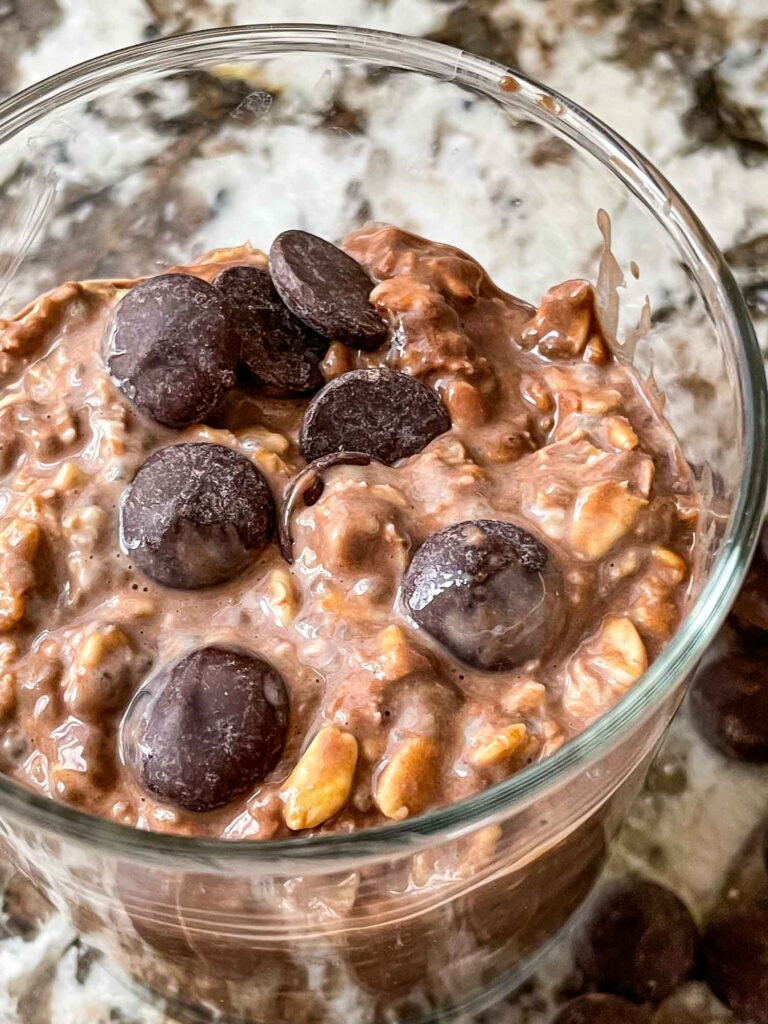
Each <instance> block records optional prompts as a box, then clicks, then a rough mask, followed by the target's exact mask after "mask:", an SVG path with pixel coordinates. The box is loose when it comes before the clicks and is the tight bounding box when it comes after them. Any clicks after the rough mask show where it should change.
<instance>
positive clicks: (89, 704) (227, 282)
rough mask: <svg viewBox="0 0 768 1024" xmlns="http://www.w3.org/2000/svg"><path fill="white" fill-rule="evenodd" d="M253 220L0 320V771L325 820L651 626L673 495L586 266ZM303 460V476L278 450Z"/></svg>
mask: <svg viewBox="0 0 768 1024" xmlns="http://www.w3.org/2000/svg"><path fill="white" fill-rule="evenodd" d="M343 250H344V251H342V250H341V249H339V248H336V247H335V246H332V245H331V244H330V243H328V242H325V241H324V240H322V239H317V238H316V237H315V236H312V235H308V234H307V233H306V232H298V231H297V232H285V233H284V234H283V235H281V236H280V237H279V238H278V239H277V240H276V241H275V243H274V245H273V247H272V250H271V251H270V254H269V257H268V256H266V255H264V254H262V253H260V252H258V251H256V250H254V249H252V248H251V247H250V246H247V245H246V246H239V247H235V248H232V249H227V250H220V251H217V252H213V253H210V254H208V255H206V256H203V257H201V258H200V259H199V260H198V261H197V262H195V263H194V264H191V265H190V266H187V267H178V268H172V269H171V270H170V271H169V272H168V273H166V274H163V275H160V276H158V277H154V278H149V279H147V280H146V281H144V282H132V281H118V282H86V283H83V284H71V283H70V284H65V285H63V286H62V287H60V288H58V289H56V290H54V291H53V292H51V293H49V294H47V295H45V296H43V297H42V298H41V299H39V300H38V301H37V302H35V303H34V304H32V305H31V306H30V307H28V308H27V309H26V310H24V311H23V312H22V313H21V314H20V315H19V316H17V317H16V318H14V319H12V320H10V321H7V322H0V373H1V374H2V378H1V379H2V383H3V385H4V391H3V395H2V399H0V472H1V473H2V477H1V478H0V510H1V514H2V527H1V532H0V631H1V632H0V715H1V716H2V721H1V722H0V737H1V738H0V758H1V759H2V763H1V765H0V767H1V768H2V770H3V771H5V772H6V773H8V774H9V775H11V776H12V777H14V778H15V779H17V780H19V781H20V782H22V783H23V784H24V785H27V786H30V787H32V788H34V789H35V790H37V791H39V792H42V793H44V794H46V795H48V796H50V797H51V798H53V799H56V800H61V801H65V802H67V803H70V804H73V805H75V806H78V807H81V808H83V809H85V810H88V811H91V812H93V813H95V814H99V815H103V816H105V817H107V818H111V819H113V820H116V821H119V822H123V823H126V824H130V825H134V826H136V827H138V828H142V829H151V830H157V831H168V832H177V833H186V834H195V835H207V836H214V837H216V836H222V837H226V838H244V837H252V838H254V839H258V838H270V837H274V836H281V835H289V834H293V833H295V832H302V833H304V832H305V830H308V829H310V830H334V829H339V830H344V831H349V830H351V829H359V828H363V827H366V826H369V825H375V824H380V823H382V822H385V821H388V820H395V821H398V820H402V819H404V818H407V817H409V816H412V815H414V814H418V813H419V812H420V811H422V810H424V809H426V808H428V807H432V806H436V805H440V804H446V803H449V802H451V801H455V800H458V799H461V798H462V797H465V796H468V795H470V794H472V793H476V792H478V791H480V790H482V789H484V788H486V787H487V786H490V785H492V784H494V783H496V782H498V781H500V780H502V779H504V778H507V777H508V776H510V775H511V774H512V773H514V772H516V771H519V770H520V769H521V768H523V767H525V766H526V765H529V764H531V763H533V762H535V761H538V760H541V759H542V758H545V757H547V756H549V755H550V754H552V753H553V752H554V751H555V750H557V749H558V748H559V747H560V746H561V745H562V744H563V743H566V742H567V741H568V739H569V738H570V737H572V736H574V735H576V734H578V733H579V732H580V731H582V730H583V729H585V728H586V727H587V726H588V725H589V724H590V723H591V722H593V721H594V720H595V719H596V718H597V717H599V716H600V715H601V714H603V713H604V712H605V711H606V710H608V709H609V708H610V707H611V706H613V705H614V704H615V703H616V702H617V701H618V700H620V699H621V697H622V696H624V694H626V693H627V692H628V691H629V690H630V689H631V688H632V687H633V686H634V685H635V684H636V683H637V681H638V680H639V678H640V677H641V675H642V674H643V672H644V671H645V669H646V668H647V666H648V664H649V663H650V662H651V661H652V660H653V659H654V658H655V657H656V656H657V655H658V653H659V652H660V650H661V649H662V648H663V646H664V644H665V643H666V642H667V641H668V640H669V638H670V637H671V635H672V634H673V633H674V631H675V630H676V628H677V626H678V625H679V623H680V620H681V618H682V616H683V615H684V613H685V610H686V606H687V602H688V600H689V596H690V595H691V593H692V587H693V584H694V582H695V581H694V580H692V579H691V566H692V554H693V549H694V541H695V535H696V527H697V498H696V494H695V493H694V490H693V484H692V480H691V475H690V473H689V471H688V468H687V466H686V465H685V462H684V459H683V457H682V454H681V452H680V449H679V447H678V445H677V443H676V440H675V438H674V436H673V435H672V433H671V431H670V430H669V428H668V427H667V425H666V424H665V423H664V421H663V420H662V419H661V417H660V414H659V412H658V410H657V409H656V407H655V405H654V404H653V402H652V400H651V398H650V397H649V396H648V395H647V394H646V393H645V392H644V390H643V388H642V386H641V385H640V384H639V382H638V380H637V378H636V376H635V374H634V372H633V371H632V369H631V368H630V367H628V366H626V365H625V364H623V363H622V362H621V361H620V360H619V359H618V358H617V357H616V356H615V354H614V353H613V351H612V350H611V346H610V343H609V341H608V339H607V338H606V336H605V334H604V332H603V330H602V328H601V324H600V320H599V317H598V315H597V312H596V308H595V292H594V289H593V287H592V286H591V285H590V284H589V283H587V282H586V281H568V282H566V283H565V284H561V285H559V286H557V287H555V288H553V289H552V290H551V291H550V292H549V293H548V294H547V295H545V296H544V297H543V299H542V300H541V303H540V305H539V306H538V308H535V307H533V306H530V305H528V304H527V303H526V302H524V301H521V300H519V299H516V298H514V297H512V296H511V295H508V294H507V293H505V292H503V291H501V290H500V289H498V288H497V287H496V286H495V285H494V284H493V283H492V282H491V281H490V280H489V279H488V277H487V275H486V274H485V273H484V271H483V270H482V268H481V267H480V266H479V265H478V264H477V263H476V262H475V261H474V260H473V259H472V258H471V257H469V256H467V255H466V254H465V253H462V252H460V251H459V250H457V249H454V248H452V247H450V246H446V245H440V244H438V243H434V242H430V241H427V240H425V239H421V238H418V237H416V236H414V235H411V234H408V233H407V232H404V231H401V230H399V229H397V228H394V227H372V228H365V229H362V230H360V231H357V232H355V233H353V234H352V235H351V236H349V237H348V238H347V239H346V240H345V242H344V245H343ZM308 463H309V465H308Z"/></svg>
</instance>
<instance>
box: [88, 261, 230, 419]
mask: <svg viewBox="0 0 768 1024" xmlns="http://www.w3.org/2000/svg"><path fill="white" fill-rule="evenodd" d="M104 358H105V362H106V364H107V369H108V370H109V373H110V374H111V375H112V378H113V379H114V381H115V382H116V384H117V386H118V387H119V388H120V390H121V391H122V392H123V393H124V394H125V395H126V396H127V397H128V398H130V399H131V401H133V402H135V403H136V405H137V406H139V408H140V409H142V410H144V411H145V412H147V413H149V415H150V416H152V417H154V419H156V420H157V421H158V423H163V424H164V425H165V426H167V427H174V428H176V429H181V428H182V427H187V426H189V425H190V424H192V423H199V422H201V421H203V420H205V418H206V416H208V415H209V414H210V413H211V412H212V411H213V410H214V409H215V408H216V406H217V405H218V404H219V402H220V401H221V399H222V397H223V396H224V394H225V393H226V392H227V391H228V390H229V389H230V388H231V387H232V386H233V385H234V383H235V379H236V377H235V371H236V368H237V362H238V358H239V346H238V341H237V336H236V332H235V331H233V330H232V329H231V326H230V323H229V320H228V318H227V312H226V304H225V302H224V299H223V298H222V296H221V295H220V294H219V292H217V291H216V289H215V288H213V287H212V286H211V285H210V284H208V282H207V281H203V280H201V279H200V278H198V277H194V276H192V275H191V274H161V275H160V276H159V277H151V278H149V280H147V281H143V282H142V283H141V284H137V285H136V286H135V287H134V288H132V289H131V290H130V291H129V292H128V294H127V295H126V296H125V298H123V299H122V300H121V301H120V303H119V304H118V306H117V309H116V310H115V314H114V317H113V318H112V322H111V324H110V327H109V330H108V332H107V335H106V338H105V342H104Z"/></svg>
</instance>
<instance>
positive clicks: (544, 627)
mask: <svg viewBox="0 0 768 1024" xmlns="http://www.w3.org/2000/svg"><path fill="white" fill-rule="evenodd" d="M402 593H403V599H404V602H405V607H406V608H407V610H408V613H409V614H410V615H411V617H412V618H413V619H414V621H415V622H416V623H417V624H418V625H419V626H421V628H422V629H424V630H426V632H427V633H429V634H430V635H431V636H433V637H434V638H435V639H436V640H439V641H440V643H441V644H443V646H444V647H447V648H448V650H449V651H450V652H451V653H452V654H454V655H455V656H456V657H457V658H459V659H460V660H461V661H465V662H467V663H468V664H469V665H474V666H475V667H476V668H480V669H486V670H488V671H505V670H507V669H511V668H514V667H515V666H516V665H520V664H522V663H523V662H524V661H527V660H528V659H529V658H534V657H537V656H540V655H541V654H542V653H544V652H545V651H546V650H547V648H548V647H549V646H550V645H551V643H552V639H553V637H556V636H557V634H558V631H559V629H560V627H561V625H562V619H563V611H562V601H561V593H562V584H561V579H560V573H559V570H558V569H557V567H556V566H555V565H554V563H553V560H552V558H551V557H550V554H549V552H548V551H547V549H546V548H545V547H544V545H543V544H542V543H541V542H540V541H538V540H537V539H536V538H535V537H533V536H532V535H531V534H530V533H528V532H527V531H526V530H524V529H522V528H521V527H519V526H515V525H514V524H513V523H504V522H498V521H496V520H492V519H478V520H475V521H469V522H464V523H457V524H456V525H455V526H449V527H447V528H446V529H444V530H441V531H440V532H439V533H435V534H433V535H432V536H431V537H429V538H427V540H426V541H425V542H424V543H423V544H422V545H421V547H420V548H419V550H418V551H417V552H416V554H415V555H414V557H413V560H412V562H411V564H410V566H409V567H408V570H407V572H406V574H405V578H404V580H403V587H402Z"/></svg>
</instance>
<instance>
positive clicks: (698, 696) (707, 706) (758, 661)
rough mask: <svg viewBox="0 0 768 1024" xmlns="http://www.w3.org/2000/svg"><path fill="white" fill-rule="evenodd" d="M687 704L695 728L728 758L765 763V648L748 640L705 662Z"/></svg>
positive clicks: (767, 748)
mask: <svg viewBox="0 0 768 1024" xmlns="http://www.w3.org/2000/svg"><path fill="white" fill-rule="evenodd" d="M690 708H691V716H692V718H693V722H694V725H695V726H696V729H697V731H698V732H699V733H700V734H701V735H702V736H703V737H704V739H705V740H707V741H708V742H709V743H711V744H712V746H713V747H715V748H716V749H717V750H719V751H720V752H721V753H723V754H725V755H726V757H732V758H735V759H737V760H739V761H754V762H759V763H768V647H763V645H758V644H754V643H750V644H749V647H748V648H746V649H745V650H743V651H728V652H726V653H724V654H722V655H720V656H719V657H717V658H714V659H713V660H712V661H709V662H707V663H706V664H705V665H703V666H702V668H701V669H700V670H699V672H698V673H697V675H696V677H695V679H694V681H693V685H692V687H691V696H690Z"/></svg>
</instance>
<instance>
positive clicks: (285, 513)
mask: <svg viewBox="0 0 768 1024" xmlns="http://www.w3.org/2000/svg"><path fill="white" fill-rule="evenodd" d="M371 461H372V460H371V456H370V455H365V454H364V453H363V452H332V453H331V454H330V455H324V456H323V457H322V458H321V459H316V460H315V461H314V462H311V463H310V464H309V465H308V466H305V467H304V469H302V470H300V471H299V472H298V473H297V474H296V476H295V477H293V479H292V480H291V481H290V482H289V484H288V486H287V487H286V489H285V493H284V495H283V503H282V507H281V509H280V518H279V520H278V542H279V544H280V554H281V555H282V556H283V558H284V559H285V560H286V562H288V564H289V565H291V564H292V563H293V535H292V533H291V520H292V519H293V514H294V512H295V511H296V506H297V505H298V503H299V502H302V504H303V505H304V507H305V508H310V507H311V506H312V505H314V504H315V503H316V502H318V501H319V500H320V496H321V495H322V493H323V490H324V489H325V481H324V480H323V473H324V471H325V470H326V469H330V468H331V467H332V466H369V465H370V464H371Z"/></svg>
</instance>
